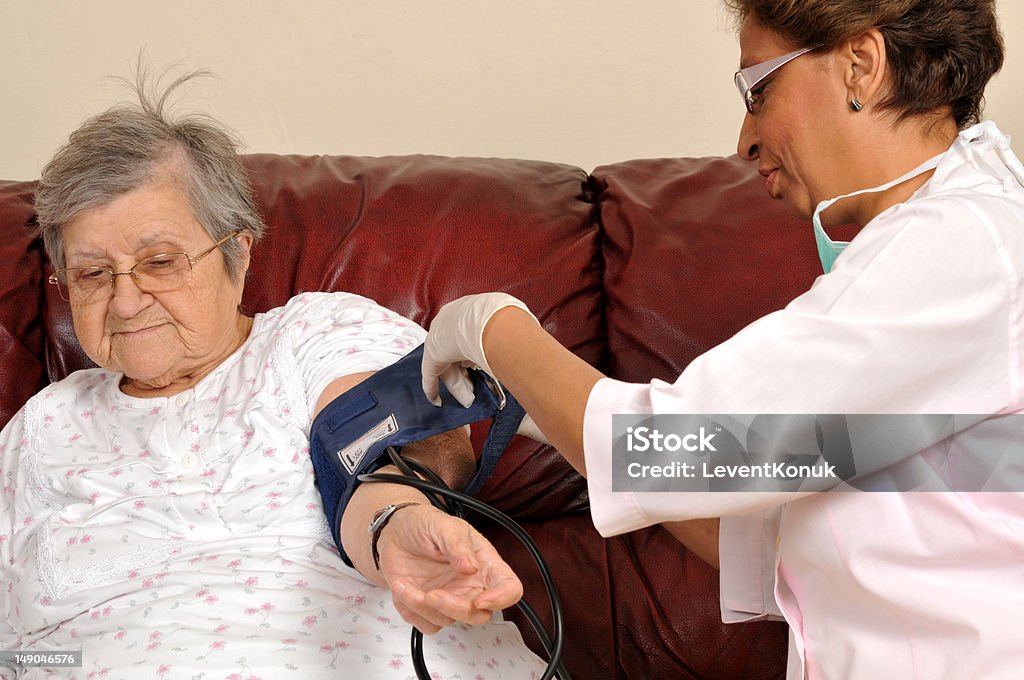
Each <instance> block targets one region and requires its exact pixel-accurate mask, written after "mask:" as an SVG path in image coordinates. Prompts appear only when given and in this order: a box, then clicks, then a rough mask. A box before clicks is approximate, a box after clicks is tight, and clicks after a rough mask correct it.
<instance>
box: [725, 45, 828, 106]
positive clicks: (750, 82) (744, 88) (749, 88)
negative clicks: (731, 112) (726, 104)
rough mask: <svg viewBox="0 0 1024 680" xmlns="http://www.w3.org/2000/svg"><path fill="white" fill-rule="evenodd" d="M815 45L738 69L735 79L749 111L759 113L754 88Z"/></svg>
mask: <svg viewBox="0 0 1024 680" xmlns="http://www.w3.org/2000/svg"><path fill="white" fill-rule="evenodd" d="M813 49H817V48H814V47H803V48H801V49H799V50H795V51H793V52H790V53H789V54H783V55H782V56H781V57H775V58H774V59H769V60H768V61H762V62H761V63H760V64H754V65H753V66H748V67H747V68H745V69H741V70H739V71H736V74H735V75H734V76H733V81H734V82H735V83H736V89H738V90H739V91H740V96H741V97H743V103H744V104H746V106H747V113H757V109H758V103H759V102H758V98H757V95H756V94H754V89H755V88H756V87H757V86H758V85H760V84H761V82H762V81H763V80H764V79H765V78H767V77H768V76H770V75H771V74H772V73H774V72H775V71H778V70H779V69H780V68H782V67H783V66H785V65H786V64H788V63H789V62H791V61H793V60H794V59H796V58H797V57H799V56H800V55H802V54H807V53H808V52H810V51H811V50H813Z"/></svg>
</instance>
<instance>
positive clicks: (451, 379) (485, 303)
mask: <svg viewBox="0 0 1024 680" xmlns="http://www.w3.org/2000/svg"><path fill="white" fill-rule="evenodd" d="M505 307H518V308H519V309H522V310H523V311H524V312H526V313H527V314H530V316H533V314H531V313H530V310H529V309H527V308H526V305H524V304H523V303H522V302H520V301H519V300H517V299H516V298H514V297H512V296H511V295H506V294H505V293H481V294H479V295H467V296H465V297H461V298H459V299H458V300H453V301H452V302H449V303H448V304H446V305H445V306H444V307H441V310H440V311H439V312H438V313H437V316H435V317H434V320H433V321H432V322H431V323H430V332H429V333H428V334H427V340H426V342H425V343H424V348H423V392H424V393H426V395H427V399H430V400H431V401H432V402H434V404H436V405H438V406H440V405H441V400H440V396H439V393H440V388H439V387H438V382H437V381H438V379H440V380H441V381H443V382H444V384H445V387H447V388H448V391H449V392H451V393H452V396H454V397H455V398H456V399H458V401H459V403H460V404H462V405H463V406H469V405H470V404H472V403H473V382H472V381H471V380H470V379H469V376H468V375H467V374H466V369H467V368H480V369H482V370H483V371H484V372H485V373H488V374H489V375H492V376H493V375H494V373H493V371H491V367H490V366H488V365H487V357H486V356H484V346H483V335H484V328H485V327H486V326H487V322H488V321H490V319H491V317H492V316H493V315H494V313H495V312H497V311H498V310H499V309H503V308H505Z"/></svg>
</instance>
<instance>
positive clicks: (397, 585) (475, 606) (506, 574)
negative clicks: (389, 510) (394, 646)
mask: <svg viewBox="0 0 1024 680" xmlns="http://www.w3.org/2000/svg"><path fill="white" fill-rule="evenodd" d="M377 546H378V550H379V553H380V572H381V574H382V575H383V576H384V578H385V580H386V581H387V583H388V587H389V588H390V589H391V595H392V599H393V600H394V603H395V608H396V609H397V610H398V613H399V614H401V616H402V618H403V619H405V621H406V622H407V623H409V624H410V625H413V626H416V628H418V629H419V630H420V631H422V632H423V633H425V634H427V635H430V634H432V633H436V632H437V631H439V630H441V629H442V628H444V627H445V626H449V625H451V624H453V623H455V622H463V623H469V624H473V625H478V624H481V623H487V622H488V621H490V620H491V617H492V616H493V614H494V612H497V611H501V610H502V609H506V608H508V607H511V606H512V605H514V604H515V603H516V602H518V601H519V599H520V598H521V597H522V596H523V584H522V583H521V582H520V580H519V578H518V577H517V576H516V575H515V572H513V571H512V568H511V567H510V566H508V564H506V563H505V561H504V560H503V559H501V556H500V555H498V552H497V551H496V550H495V549H494V546H492V545H491V544H490V543H489V542H488V541H487V539H486V538H484V537H483V536H482V535H481V534H480V533H479V532H478V531H477V530H476V529H474V528H473V527H472V526H470V525H469V524H468V523H467V522H466V521H465V520H461V519H458V518H457V517H452V516H451V515H448V514H445V513H444V512H441V511H440V510H438V509H436V508H434V507H432V506H430V505H429V504H422V505H414V506H409V507H406V508H402V509H401V510H399V511H396V512H395V514H394V515H393V516H392V518H391V521H389V522H388V523H387V524H386V525H385V526H384V528H383V529H382V530H381V534H380V538H379V540H378V542H377Z"/></svg>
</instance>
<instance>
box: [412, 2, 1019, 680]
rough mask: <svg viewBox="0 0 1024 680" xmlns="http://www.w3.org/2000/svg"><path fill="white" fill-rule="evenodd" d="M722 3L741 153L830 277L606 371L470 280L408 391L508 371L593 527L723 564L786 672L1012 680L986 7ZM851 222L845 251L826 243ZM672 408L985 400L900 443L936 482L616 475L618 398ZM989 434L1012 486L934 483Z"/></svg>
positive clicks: (1013, 595)
mask: <svg viewBox="0 0 1024 680" xmlns="http://www.w3.org/2000/svg"><path fill="white" fill-rule="evenodd" d="M728 4H729V5H730V7H731V8H732V9H733V10H734V11H735V13H736V16H737V17H738V20H739V25H740V32H739V37H740V51H741V54H740V66H741V70H740V71H738V72H737V73H736V76H735V80H736V83H737V85H738V86H739V89H740V94H741V96H742V98H743V105H744V107H745V108H746V117H745V118H744V121H743V126H742V128H741V130H740V136H739V148H738V150H739V154H740V155H741V156H742V157H743V158H746V159H748V160H749V161H751V163H754V164H756V167H757V170H758V171H759V172H760V173H761V174H762V175H763V176H764V177H765V189H766V190H767V192H768V194H769V195H770V196H771V198H773V199H775V200H780V201H782V202H783V203H784V204H785V205H786V206H787V207H788V208H789V209H790V210H791V211H792V212H793V213H795V214H797V215H801V216H803V217H805V218H808V219H811V220H812V222H813V232H812V230H811V229H810V228H809V229H808V238H810V237H811V234H812V233H813V234H814V237H815V238H816V240H817V242H818V246H819V253H820V255H821V260H822V265H823V268H824V271H825V273H824V275H823V276H821V277H819V278H818V280H817V281H816V282H815V285H814V286H813V287H812V289H811V290H810V291H808V292H807V293H805V294H804V295H802V296H800V297H799V298H798V299H796V300H794V301H793V302H792V303H791V304H790V305H789V306H788V307H787V308H786V309H784V310H781V311H779V312H777V313H774V314H771V315H769V316H767V317H765V318H763V319H761V320H759V321H757V322H756V323H754V324H752V325H750V326H749V327H747V328H745V329H744V330H742V331H741V332H740V333H738V334H737V335H736V336H735V337H733V338H731V339H730V340H729V341H727V342H725V343H723V344H722V345H720V346H718V347H716V348H715V349H713V350H711V351H709V352H708V353H707V354H705V355H703V356H701V357H700V358H698V359H697V360H695V361H694V362H693V363H692V364H691V365H690V366H688V367H687V369H686V370H685V371H684V372H683V373H682V375H680V376H679V378H678V379H677V380H676V381H675V382H674V383H672V384H667V383H664V382H660V381H653V382H652V383H650V384H626V383H622V382H618V381H615V380H610V379H608V378H605V377H603V376H602V375H601V374H600V373H598V372H597V371H596V370H595V369H593V368H592V367H590V366H588V365H586V364H584V363H583V362H582V361H580V360H579V359H578V358H576V357H574V356H573V355H572V354H570V353H569V352H568V351H567V350H565V349H564V348H562V347H561V346H559V345H558V343H557V342H556V341H555V340H553V339H552V337H551V336H549V335H548V334H547V333H545V332H544V330H543V329H542V328H541V327H540V326H539V325H538V324H537V322H536V321H535V320H534V319H533V317H532V315H530V314H529V313H528V312H527V311H525V308H524V307H523V306H522V304H521V303H519V302H518V301H516V300H514V299H510V298H509V297H508V296H504V295H501V294H485V295H482V296H472V297H468V298H462V299H461V300H457V301H455V302H453V303H451V304H450V305H448V306H446V307H445V308H443V309H442V310H441V312H440V313H439V314H438V316H437V317H436V318H435V319H434V321H433V322H432V325H431V328H430V335H429V336H428V338H427V349H426V352H425V355H424V376H423V377H424V389H425V391H426V392H427V395H428V396H431V397H432V396H434V395H436V393H437V386H438V381H437V379H438V377H439V376H440V377H441V379H442V380H444V381H445V382H446V384H448V385H449V387H450V388H451V389H453V390H459V391H460V394H461V398H462V399H463V400H464V399H465V398H466V396H467V395H466V392H465V382H464V380H463V378H462V377H461V374H460V367H461V366H464V365H468V364H475V365H479V366H481V367H484V368H486V369H487V370H488V371H490V372H492V373H493V374H494V375H495V376H496V377H497V378H498V379H500V380H501V381H502V382H504V383H506V384H507V386H508V387H509V388H510V389H511V391H512V392H513V393H515V395H516V397H517V398H518V399H519V401H520V402H521V403H522V404H523V405H524V406H525V407H526V409H527V410H528V411H529V413H530V414H531V416H532V417H533V419H534V421H535V422H536V425H537V426H539V427H540V430H541V431H542V432H543V433H544V434H545V435H546V436H547V438H548V439H550V441H551V442H552V443H553V444H554V445H555V446H556V447H557V448H558V449H559V450H560V451H561V452H562V454H563V455H564V456H565V457H566V458H567V459H568V460H569V461H570V462H572V463H573V464H574V465H575V466H576V467H577V469H579V470H580V471H581V472H582V473H584V474H586V475H587V476H588V482H589V488H590V499H591V507H592V514H593V518H594V521H595V523H596V525H597V526H598V528H599V529H600V530H601V531H602V532H603V533H604V534H606V535H607V534H616V533H620V532H624V531H629V530H631V529H635V528H638V527H643V526H647V525H652V524H657V523H663V524H665V526H666V527H667V528H669V530H670V531H672V532H673V533H674V534H675V535H676V536H677V537H678V538H680V540H682V542H683V543H684V544H686V545H687V546H688V547H690V548H691V549H693V550H694V551H696V552H698V553H699V554H701V555H702V556H704V557H705V558H706V559H707V560H708V561H709V562H711V563H712V564H716V565H718V564H720V568H721V600H722V613H723V618H724V620H726V621H738V620H743V619H752V618H759V617H784V618H785V620H786V621H787V622H788V623H789V625H790V627H791V631H792V634H791V644H790V671H789V675H788V677H789V678H792V679H798V678H803V677H808V678H837V679H838V678H912V677H913V678H929V679H935V678H948V679H949V680H954V679H959V678H981V677H985V678H996V677H999V678H1009V677H1019V675H1020V672H1021V670H1020V669H1021V668H1024V643H1022V637H1021V635H1020V633H1019V632H1018V631H1019V630H1020V625H1019V616H1020V611H1021V610H1022V608H1024V571H1022V569H1021V560H1022V557H1024V495H1022V494H1021V488H1020V486H1019V477H1018V478H1017V479H1018V482H1017V485H1016V487H1015V488H1014V487H1013V486H1009V485H1007V484H1006V482H1005V480H1006V479H1008V478H1009V477H1007V476H1006V473H1008V472H1010V471H1011V470H1016V471H1017V472H1019V466H1020V465H1021V462H1020V461H1021V460H1022V458H1021V455H1020V454H1021V451H1020V447H1021V439H1020V437H1019V432H1018V435H1017V436H1016V437H1007V436H1006V435H1005V430H1003V429H1001V427H1002V426H1005V425H1006V424H1007V420H1008V419H1006V418H1000V417H998V416H1003V415H1008V414H1020V413H1021V411H1022V409H1024V388H1022V385H1024V363H1022V356H1024V354H1022V349H1024V348H1022V338H1024V306H1022V305H1024V303H1022V301H1024V168H1022V166H1021V163H1020V162H1019V161H1018V160H1017V159H1016V158H1015V157H1014V155H1013V153H1012V152H1011V150H1010V147H1009V141H1008V139H1007V138H1006V137H1005V136H1004V135H1002V134H1000V132H999V130H998V129H997V128H996V126H995V125H994V124H993V123H991V122H984V123H980V124H978V120H979V116H980V104H981V100H982V93H983V91H984V88H985V85H986V83H987V82H988V81H989V79H990V78H991V76H992V75H993V74H994V73H995V72H996V71H997V70H998V69H999V68H1000V66H1001V63H1002V56H1003V51H1002V49H1003V48H1002V40H1001V37H1000V34H999V31H998V28H997V22H996V16H995V6H994V5H995V3H994V2H993V0H882V1H879V2H863V0H789V1H787V2H781V1H776V0H730V2H729V3H728ZM851 222H855V223H859V224H861V225H863V228H862V229H861V231H860V232H859V233H858V235H857V236H856V238H855V239H854V240H853V241H852V242H850V243H849V244H848V247H847V244H845V243H836V242H834V241H832V240H831V239H830V238H829V236H828V234H827V232H826V230H825V229H826V228H828V227H829V226H831V225H840V224H844V223H851ZM673 413H678V414H701V413H735V414H747V413H795V414H801V413H805V414H810V413H837V414H885V413H892V414H901V413H902V414H935V413H938V414H942V413H945V414H956V413H961V414H982V416H979V417H976V418H974V419H973V420H975V421H979V420H980V422H978V423H977V425H975V426H973V427H966V428H964V429H962V430H960V431H957V432H955V433H953V434H952V436H950V437H949V438H947V439H945V440H944V441H939V442H937V443H936V444H935V445H934V446H931V447H929V448H925V449H915V450H909V451H904V452H901V453H900V460H898V461H896V462H894V463H893V466H895V465H903V464H906V465H913V466H914V468H915V469H916V470H925V471H932V472H933V473H934V474H933V475H932V477H927V476H926V477H925V479H926V480H927V482H928V483H927V484H925V485H924V486H923V487H915V488H924V489H927V490H931V491H935V492H934V493H929V492H925V491H918V492H915V493H860V492H856V491H850V492H847V493H814V494H811V495H807V494H803V495H800V494H794V493H783V492H777V493H770V492H769V493H675V494H673V493H657V494H652V493H646V494H645V493H636V492H625V491H623V492H613V490H612V474H611V470H612V466H613V459H612V453H611V452H612V446H613V441H612V440H613V437H612V432H613V430H612V415H613V414H673ZM986 415H987V416H991V417H986ZM1016 417H1017V418H1019V417H1020V416H1019V415H1018V416H1016ZM1009 420H1010V421H1012V418H1011V419H1009ZM986 447H987V449H988V450H989V451H991V450H992V448H993V447H996V448H997V449H998V450H1000V451H1003V450H1006V451H1008V454H1007V457H1006V458H1004V461H1003V462H1004V464H1005V467H1004V471H1003V473H1001V475H998V476H995V477H992V478H987V479H985V482H986V485H987V486H984V488H986V489H997V490H1001V491H1005V493H992V494H986V493H961V492H960V491H962V489H959V488H953V489H951V490H947V491H946V492H939V491H940V490H941V489H942V488H943V485H942V483H941V482H942V480H943V479H944V478H945V477H944V475H946V474H947V473H948V472H949V471H950V468H951V469H953V470H954V471H956V472H959V473H967V474H966V476H967V477H970V476H971V474H970V473H972V472H973V469H972V465H974V464H975V463H976V461H978V460H981V459H982V458H983V457H984V455H985V453H986ZM870 462H871V461H865V460H859V461H857V463H858V472H872V470H871V469H870V468H871V465H870ZM944 465H949V466H950V468H946V467H943V466H944ZM1015 466H1016V467H1015ZM874 472H876V473H878V474H885V473H886V469H881V470H875V471H874ZM838 482H839V480H836V483H838ZM717 518H720V520H719V519H717ZM677 520H690V521H685V522H679V521H677Z"/></svg>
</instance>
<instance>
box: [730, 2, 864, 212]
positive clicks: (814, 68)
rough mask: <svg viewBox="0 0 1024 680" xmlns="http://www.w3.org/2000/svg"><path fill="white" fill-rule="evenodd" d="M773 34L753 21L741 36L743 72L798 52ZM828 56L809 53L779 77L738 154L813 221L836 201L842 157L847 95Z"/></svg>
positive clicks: (749, 122) (749, 121)
mask: <svg viewBox="0 0 1024 680" xmlns="http://www.w3.org/2000/svg"><path fill="white" fill-rule="evenodd" d="M796 47H798V46H795V45H792V44H789V43H787V42H786V41H784V40H783V39H782V37H781V36H779V35H778V34H777V33H775V32H774V31H771V30H769V29H767V28H765V27H763V26H761V25H760V24H758V23H756V22H754V21H747V22H746V23H745V24H744V25H743V27H742V29H741V31H740V66H741V68H746V67H748V66H752V65H754V64H758V63H761V62H763V61H767V60H768V59H773V58H775V57H779V56H782V55H784V54H787V53H789V52H791V51H793V50H794V49H795V48H796ZM833 68H834V64H833V60H832V59H831V58H830V56H829V55H827V54H826V55H818V54H816V53H813V52H812V53H807V54H804V55H802V56H800V57H797V58H796V59H793V60H792V61H790V62H788V63H787V64H785V65H784V66H782V67H781V68H779V69H778V70H777V71H775V72H773V73H772V74H771V75H770V76H768V78H767V79H766V80H765V82H764V87H763V89H761V90H760V91H759V92H758V99H759V101H758V107H757V109H756V113H753V114H751V113H748V114H746V116H745V117H744V120H743V127H742V128H741V130H740V137H739V143H738V145H737V151H738V153H739V155H740V156H741V157H743V158H746V159H748V160H756V161H757V164H758V171H759V172H760V173H761V175H763V176H764V177H765V188H766V189H767V191H768V193H769V194H770V195H771V197H772V198H775V199H777V200H781V201H783V202H784V204H785V206H786V208H787V209H788V210H789V212H791V213H793V214H794V215H797V216H799V217H805V218H810V216H811V214H812V213H813V211H814V208H815V206H816V205H817V204H818V202H820V201H823V200H825V199H827V198H831V197H833V196H835V195H837V193H838V188H839V187H840V186H842V185H841V184H840V183H837V180H838V179H839V177H838V171H839V170H840V167H841V163H837V159H841V158H842V156H843V151H842V148H841V146H840V143H841V142H840V138H841V135H838V134H837V132H838V131H837V129H836V124H837V122H838V121H840V120H841V119H842V117H843V116H844V115H845V114H847V113H848V112H847V111H845V101H844V92H843V90H842V88H841V87H837V83H841V82H842V81H841V79H837V78H836V76H835V73H833V70H832V69H833Z"/></svg>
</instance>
